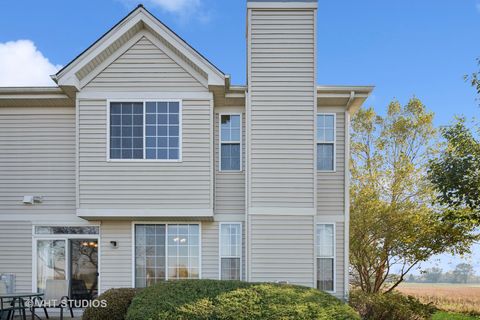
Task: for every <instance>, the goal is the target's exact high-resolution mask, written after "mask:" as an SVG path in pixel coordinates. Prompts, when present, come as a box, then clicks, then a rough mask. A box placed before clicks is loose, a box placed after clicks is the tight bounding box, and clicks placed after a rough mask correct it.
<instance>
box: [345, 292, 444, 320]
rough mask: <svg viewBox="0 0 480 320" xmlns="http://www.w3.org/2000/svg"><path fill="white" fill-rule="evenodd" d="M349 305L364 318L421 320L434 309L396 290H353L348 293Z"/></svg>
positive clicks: (368, 319) (427, 316)
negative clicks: (378, 291) (368, 292)
mask: <svg viewBox="0 0 480 320" xmlns="http://www.w3.org/2000/svg"><path fill="white" fill-rule="evenodd" d="M350 305H351V306H352V307H353V308H354V309H355V310H357V311H358V313H360V316H361V317H362V319H366V320H423V319H430V318H431V316H432V314H433V313H434V312H435V311H436V308H435V307H433V306H431V305H425V304H423V303H421V302H420V301H419V300H417V299H416V298H414V297H411V296H404V295H402V294H400V293H396V292H392V293H377V294H367V293H364V292H362V291H360V290H355V291H352V292H351V293H350Z"/></svg>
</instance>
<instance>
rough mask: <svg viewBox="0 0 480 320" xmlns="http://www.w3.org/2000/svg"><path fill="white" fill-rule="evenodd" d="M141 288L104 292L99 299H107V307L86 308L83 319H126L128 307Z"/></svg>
mask: <svg viewBox="0 0 480 320" xmlns="http://www.w3.org/2000/svg"><path fill="white" fill-rule="evenodd" d="M138 292H139V289H132V288H119V289H110V290H107V291H105V292H104V293H102V294H101V295H100V296H99V297H98V298H97V299H95V300H98V301H102V300H105V301H106V306H105V307H89V308H86V309H85V311H84V312H83V315H82V320H124V319H125V316H126V314H127V309H128V307H129V306H130V303H131V302H132V299H133V297H134V296H135V294H137V293H138Z"/></svg>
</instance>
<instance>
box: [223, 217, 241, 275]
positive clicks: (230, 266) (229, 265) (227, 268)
mask: <svg viewBox="0 0 480 320" xmlns="http://www.w3.org/2000/svg"><path fill="white" fill-rule="evenodd" d="M241 278H242V224H241V223H239V222H235V223H233V222H232V223H220V280H241Z"/></svg>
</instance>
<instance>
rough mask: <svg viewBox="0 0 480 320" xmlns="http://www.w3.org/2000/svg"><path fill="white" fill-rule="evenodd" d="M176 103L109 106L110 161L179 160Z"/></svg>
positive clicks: (123, 103)
mask: <svg viewBox="0 0 480 320" xmlns="http://www.w3.org/2000/svg"><path fill="white" fill-rule="evenodd" d="M180 117H181V111H180V102H178V101H171V102H168V101H159V102H155V101H147V102H111V103H110V159H113V160H134V159H146V160H180V149H181V148H180V139H181V125H180V122H181V121H180Z"/></svg>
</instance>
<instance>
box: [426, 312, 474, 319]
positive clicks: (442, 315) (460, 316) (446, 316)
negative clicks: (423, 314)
mask: <svg viewBox="0 0 480 320" xmlns="http://www.w3.org/2000/svg"><path fill="white" fill-rule="evenodd" d="M478 319H480V317H475V316H467V315H464V314H460V313H451V312H443V311H439V312H437V313H435V314H434V315H433V317H432V320H478Z"/></svg>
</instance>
